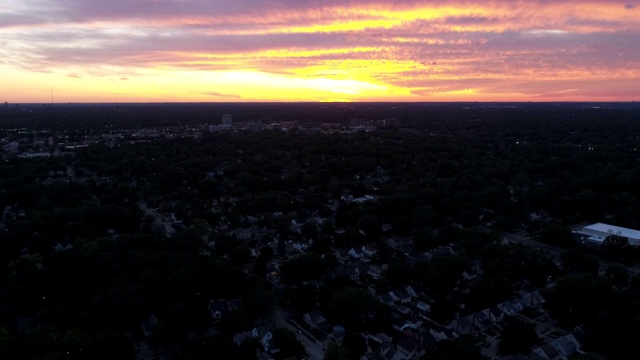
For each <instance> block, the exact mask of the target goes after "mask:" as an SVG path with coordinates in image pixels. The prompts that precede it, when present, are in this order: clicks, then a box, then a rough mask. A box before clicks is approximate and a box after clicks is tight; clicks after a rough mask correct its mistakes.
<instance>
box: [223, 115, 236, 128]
mask: <svg viewBox="0 0 640 360" xmlns="http://www.w3.org/2000/svg"><path fill="white" fill-rule="evenodd" d="M222 125H233V117H232V116H231V115H230V114H224V115H222Z"/></svg>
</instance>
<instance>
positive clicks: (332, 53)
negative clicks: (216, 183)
mask: <svg viewBox="0 0 640 360" xmlns="http://www.w3.org/2000/svg"><path fill="white" fill-rule="evenodd" d="M638 11H639V9H636V4H635V3H629V2H624V1H623V2H618V1H604V0H603V1H590V0H587V1H576V0H567V1H550V0H537V1H535V0H534V1H509V2H504V1H462V0H459V1H430V2H428V3H427V4H425V2H424V1H417V0H416V1H412V0H404V1H395V2H388V1H383V0H380V1H338V0H324V1H299V0H296V1H294V0H279V1H275V0H267V1H262V0H261V1H258V0H235V1H226V0H212V1H207V0H164V1H163V0H137V1H134V0H126V1H125V0H112V1H109V2H97V1H85V0H55V1H54V0H25V1H21V2H19V4H17V5H16V4H13V5H9V6H7V7H5V8H3V9H1V10H0V64H3V65H4V66H5V67H3V69H17V70H19V71H20V72H23V73H24V76H25V77H28V76H27V74H28V73H29V72H39V73H52V74H56V73H64V74H74V77H69V76H67V78H68V79H76V78H82V79H87V78H92V77H93V78H100V77H108V76H116V77H117V78H127V79H129V81H127V82H121V83H127V84H128V83H131V81H133V80H134V79H136V78H137V79H138V81H139V82H140V88H143V87H144V84H145V81H147V83H148V84H149V86H151V84H152V83H151V82H150V81H151V79H152V78H153V79H156V78H157V77H162V76H166V77H167V78H171V79H174V80H175V78H177V77H180V76H182V75H184V74H186V73H188V74H194V73H201V74H202V75H203V77H204V76H208V75H211V74H222V73H224V72H238V71H241V72H243V73H246V72H255V73H256V74H270V76H279V77H280V78H281V79H283V81H285V82H287V83H295V84H301V83H299V82H298V80H299V81H306V82H305V84H307V85H309V86H307V85H300V86H301V87H302V88H304V89H305V91H307V92H308V93H309V96H308V98H309V99H314V100H317V99H322V97H323V96H329V95H330V94H329V93H330V92H331V90H330V89H331V86H328V85H327V84H326V83H325V82H326V81H329V83H332V84H334V86H335V89H336V91H335V92H336V93H338V94H340V95H343V96H347V98H348V100H355V101H357V100H372V99H375V100H381V99H385V94H387V95H388V97H387V98H388V99H390V100H406V101H422V100H433V99H434V98H435V99H438V100H447V99H451V100H474V99H476V98H479V99H486V98H491V96H493V97H494V98H495V99H496V100H499V99H500V98H502V97H503V96H504V94H505V93H508V94H511V95H513V96H512V97H509V99H515V98H518V99H521V100H527V99H532V100H536V99H553V98H559V99H575V100H579V99H582V98H585V99H587V98H589V99H592V98H593V97H594V96H600V97H602V98H603V99H604V100H630V99H634V98H640V90H639V89H638V87H637V86H633V85H632V82H633V81H634V80H635V81H636V83H638V82H640V47H638V46H637V44H638V43H640V13H639V12H638ZM7 71H9V70H7ZM180 74H182V75H180ZM190 76H191V75H190ZM190 76H189V77H185V78H183V79H182V81H184V82H188V81H189V79H192V78H191V77H190ZM145 79H147V80H145ZM225 79H227V81H228V83H227V85H226V86H233V87H234V89H236V90H237V91H234V92H233V94H240V95H233V96H232V97H227V96H223V95H222V94H227V93H228V92H227V91H224V90H223V89H214V90H211V89H200V91H199V93H200V94H205V95H208V96H209V97H211V96H213V97H217V98H228V99H230V100H245V99H251V100H276V99H274V98H272V97H269V96H266V95H265V96H264V97H261V95H260V92H261V91H262V92H263V93H267V92H269V91H270V88H269V84H268V82H265V83H260V84H258V85H255V86H259V88H258V87H255V86H254V88H251V87H252V84H251V83H250V82H249V83H240V82H238V83H237V84H232V80H231V79H229V78H227V77H225ZM246 80H247V79H244V78H243V80H242V81H243V82H246ZM175 81H178V80H175ZM349 81H355V82H356V83H357V84H358V86H356V87H355V88H358V89H368V90H362V91H360V90H353V91H351V90H348V89H347V88H345V86H349V84H352V83H349ZM70 84H71V83H70ZM314 84H315V85H317V84H322V86H320V88H321V90H318V91H320V92H317V93H314V91H315V90H314V89H313V85H314ZM353 84H355V83H353ZM363 84H369V85H370V86H369V87H367V86H363ZM325 85H327V86H325ZM2 86H4V88H6V89H7V90H10V85H0V90H2V89H3V88H2ZM70 86H71V85H70ZM198 86H203V87H204V86H205V85H204V84H198ZM518 86H519V87H520V88H518ZM598 86H600V87H601V88H602V89H607V90H608V91H609V92H603V91H598V90H597V87H598ZM140 88H137V91H139V89H140ZM243 89H244V90H243ZM505 89H507V90H508V91H505ZM569 90H570V91H569ZM366 91H369V92H366ZM371 91H373V92H375V93H371ZM245 92H246V94H251V96H250V97H248V96H244V95H243V94H244V93H245ZM215 94H218V95H215ZM607 94H612V95H610V96H608V95H607ZM96 96H98V95H96ZM158 96H164V97H171V96H172V95H171V93H165V94H161V95H158ZM283 96H285V95H283ZM180 99H182V98H180ZM97 100H99V98H97ZM158 100H166V99H158ZM169 100H171V99H169ZM281 100H289V99H287V98H282V99H281Z"/></svg>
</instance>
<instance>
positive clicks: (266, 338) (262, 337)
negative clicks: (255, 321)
mask: <svg viewBox="0 0 640 360" xmlns="http://www.w3.org/2000/svg"><path fill="white" fill-rule="evenodd" d="M251 335H252V336H253V337H254V338H256V339H258V341H260V344H262V346H264V347H268V346H269V342H270V341H271V339H273V333H271V328H270V327H268V326H259V327H257V328H254V329H253V330H251Z"/></svg>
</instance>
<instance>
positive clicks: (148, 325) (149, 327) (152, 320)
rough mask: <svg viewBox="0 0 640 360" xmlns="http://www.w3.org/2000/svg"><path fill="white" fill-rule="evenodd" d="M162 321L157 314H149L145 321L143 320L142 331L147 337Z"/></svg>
mask: <svg viewBox="0 0 640 360" xmlns="http://www.w3.org/2000/svg"><path fill="white" fill-rule="evenodd" d="M159 323H160V321H158V318H157V317H156V316H155V315H151V316H149V317H148V318H147V319H146V320H145V321H143V322H142V325H141V327H142V333H143V334H144V336H145V337H149V336H150V335H151V333H152V331H153V328H154V327H155V326H156V325H158V324H159Z"/></svg>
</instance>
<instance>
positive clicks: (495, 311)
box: [489, 305, 504, 323]
mask: <svg viewBox="0 0 640 360" xmlns="http://www.w3.org/2000/svg"><path fill="white" fill-rule="evenodd" d="M503 318H504V313H503V312H502V309H501V308H500V307H499V306H498V305H494V306H492V307H491V308H489V320H491V321H492V322H494V323H495V322H498V321H502V319H503Z"/></svg>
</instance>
